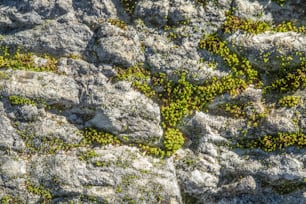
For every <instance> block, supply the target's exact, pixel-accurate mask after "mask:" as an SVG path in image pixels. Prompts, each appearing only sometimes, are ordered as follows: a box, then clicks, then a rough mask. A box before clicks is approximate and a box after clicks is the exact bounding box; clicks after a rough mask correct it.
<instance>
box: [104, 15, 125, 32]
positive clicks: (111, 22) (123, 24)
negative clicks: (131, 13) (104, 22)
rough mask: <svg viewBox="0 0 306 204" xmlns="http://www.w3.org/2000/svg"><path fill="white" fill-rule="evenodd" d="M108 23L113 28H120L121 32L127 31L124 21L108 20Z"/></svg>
mask: <svg viewBox="0 0 306 204" xmlns="http://www.w3.org/2000/svg"><path fill="white" fill-rule="evenodd" d="M108 22H109V23H110V24H112V25H114V26H117V27H118V28H121V29H122V30H126V29H127V25H126V23H125V22H124V21H121V20H119V19H114V18H110V19H108Z"/></svg>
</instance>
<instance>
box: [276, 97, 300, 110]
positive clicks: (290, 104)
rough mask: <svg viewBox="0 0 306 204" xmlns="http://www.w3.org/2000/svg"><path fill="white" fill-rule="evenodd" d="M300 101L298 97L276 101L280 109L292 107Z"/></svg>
mask: <svg viewBox="0 0 306 204" xmlns="http://www.w3.org/2000/svg"><path fill="white" fill-rule="evenodd" d="M300 100H301V97H300V96H284V97H282V98H281V99H280V100H279V101H278V104H279V105H280V106H282V107H293V106H296V105H298V104H299V103H300Z"/></svg>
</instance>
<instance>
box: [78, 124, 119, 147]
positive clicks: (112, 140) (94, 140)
mask: <svg viewBox="0 0 306 204" xmlns="http://www.w3.org/2000/svg"><path fill="white" fill-rule="evenodd" d="M82 133H83V136H84V140H83V141H82V143H83V144H87V145H107V144H120V143H121V142H120V140H119V139H118V138H117V137H115V136H114V135H112V134H110V133H106V132H102V131H99V130H96V129H94V128H86V129H84V130H83V131H82Z"/></svg>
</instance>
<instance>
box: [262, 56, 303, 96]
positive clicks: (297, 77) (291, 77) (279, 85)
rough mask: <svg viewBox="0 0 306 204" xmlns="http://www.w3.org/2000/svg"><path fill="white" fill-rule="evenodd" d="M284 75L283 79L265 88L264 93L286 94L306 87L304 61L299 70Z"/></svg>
mask: <svg viewBox="0 0 306 204" xmlns="http://www.w3.org/2000/svg"><path fill="white" fill-rule="evenodd" d="M284 74H285V75H284V76H283V77H280V78H278V79H276V80H274V81H273V82H272V84H271V85H270V86H267V87H265V91H273V92H278V93H286V92H292V91H296V90H298V89H302V88H305V87H306V61H303V62H302V63H301V66H300V67H299V68H297V69H295V70H293V71H291V72H284Z"/></svg>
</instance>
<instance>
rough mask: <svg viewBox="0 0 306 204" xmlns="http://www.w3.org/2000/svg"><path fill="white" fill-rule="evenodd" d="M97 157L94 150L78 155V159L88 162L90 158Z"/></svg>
mask: <svg viewBox="0 0 306 204" xmlns="http://www.w3.org/2000/svg"><path fill="white" fill-rule="evenodd" d="M97 156H99V155H98V154H97V153H96V152H95V151H94V150H88V151H86V152H84V153H82V154H80V156H79V159H80V160H85V161H88V160H90V159H92V158H95V157H97Z"/></svg>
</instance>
